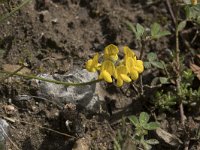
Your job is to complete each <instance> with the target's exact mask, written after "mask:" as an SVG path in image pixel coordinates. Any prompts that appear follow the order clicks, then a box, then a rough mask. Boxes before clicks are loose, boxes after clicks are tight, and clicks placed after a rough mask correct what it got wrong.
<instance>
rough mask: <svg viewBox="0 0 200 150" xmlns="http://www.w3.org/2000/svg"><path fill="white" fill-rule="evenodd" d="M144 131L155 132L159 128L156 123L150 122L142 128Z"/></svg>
mask: <svg viewBox="0 0 200 150" xmlns="http://www.w3.org/2000/svg"><path fill="white" fill-rule="evenodd" d="M143 127H144V128H145V129H146V130H156V129H157V128H158V127H159V124H158V123H157V122H150V123H148V124H146V125H144V126H143Z"/></svg>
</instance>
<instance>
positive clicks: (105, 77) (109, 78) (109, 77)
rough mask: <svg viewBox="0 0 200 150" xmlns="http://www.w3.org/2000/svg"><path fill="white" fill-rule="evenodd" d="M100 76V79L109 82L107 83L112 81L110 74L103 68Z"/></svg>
mask: <svg viewBox="0 0 200 150" xmlns="http://www.w3.org/2000/svg"><path fill="white" fill-rule="evenodd" d="M101 77H102V79H104V80H105V81H106V82H109V83H111V82H112V78H111V75H110V74H109V73H108V72H107V71H106V70H104V71H103V72H102V73H101Z"/></svg>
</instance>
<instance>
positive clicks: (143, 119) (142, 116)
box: [139, 112, 150, 126]
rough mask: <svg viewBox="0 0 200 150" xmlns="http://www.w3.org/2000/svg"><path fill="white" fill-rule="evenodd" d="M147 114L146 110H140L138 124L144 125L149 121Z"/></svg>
mask: <svg viewBox="0 0 200 150" xmlns="http://www.w3.org/2000/svg"><path fill="white" fill-rule="evenodd" d="M149 118H150V117H149V114H148V113H146V112H141V113H140V116H139V122H140V125H142V126H143V125H145V124H147V122H148V121H149Z"/></svg>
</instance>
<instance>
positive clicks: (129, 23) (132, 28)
mask: <svg viewBox="0 0 200 150" xmlns="http://www.w3.org/2000/svg"><path fill="white" fill-rule="evenodd" d="M125 24H126V25H127V27H128V29H129V30H130V31H132V32H133V33H134V34H136V29H135V27H134V25H133V24H132V23H131V22H129V21H126V22H125Z"/></svg>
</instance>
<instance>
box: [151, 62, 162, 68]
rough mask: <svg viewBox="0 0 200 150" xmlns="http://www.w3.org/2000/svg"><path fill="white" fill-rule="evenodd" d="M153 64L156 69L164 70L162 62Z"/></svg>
mask: <svg viewBox="0 0 200 150" xmlns="http://www.w3.org/2000/svg"><path fill="white" fill-rule="evenodd" d="M151 64H152V65H153V66H154V67H156V68H159V69H164V66H163V64H162V63H161V62H159V61H152V62H151Z"/></svg>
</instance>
